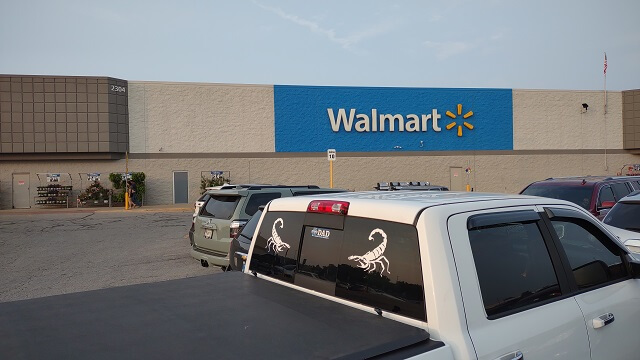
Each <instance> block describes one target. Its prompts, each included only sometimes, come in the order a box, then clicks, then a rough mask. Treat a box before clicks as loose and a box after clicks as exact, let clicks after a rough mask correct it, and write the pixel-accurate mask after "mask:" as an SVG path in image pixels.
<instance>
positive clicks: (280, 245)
mask: <svg viewBox="0 0 640 360" xmlns="http://www.w3.org/2000/svg"><path fill="white" fill-rule="evenodd" d="M277 223H280V229H282V228H283V227H284V221H282V218H278V219H276V221H274V222H273V228H272V229H271V237H270V238H269V239H268V240H267V251H269V250H270V249H273V252H275V253H279V252H280V251H282V250H284V248H287V249H289V248H291V246H289V244H287V243H286V242H284V241H282V239H281V238H280V235H278V232H277V231H276V224H277Z"/></svg>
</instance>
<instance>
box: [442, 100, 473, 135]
mask: <svg viewBox="0 0 640 360" xmlns="http://www.w3.org/2000/svg"><path fill="white" fill-rule="evenodd" d="M445 115H447V116H448V117H450V118H452V119H455V118H456V115H454V114H453V113H452V112H451V111H449V110H447V112H446V113H445ZM460 115H462V104H458V116H460ZM472 116H473V111H469V112H467V113H465V114H464V115H462V118H463V119H464V120H466V119H468V118H470V117H472ZM456 125H458V123H457V122H455V121H452V122H450V123H449V124H447V126H446V128H447V130H451V129H453V128H454V127H455V126H456ZM463 125H464V127H466V128H467V129H469V130H473V125H471V124H469V123H468V122H466V121H464V122H462V125H458V136H460V137H461V136H462V126H463Z"/></svg>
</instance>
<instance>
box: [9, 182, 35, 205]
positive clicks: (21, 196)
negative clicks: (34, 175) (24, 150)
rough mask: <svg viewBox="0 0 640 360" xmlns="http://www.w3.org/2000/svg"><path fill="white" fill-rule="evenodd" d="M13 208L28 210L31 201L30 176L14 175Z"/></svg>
mask: <svg viewBox="0 0 640 360" xmlns="http://www.w3.org/2000/svg"><path fill="white" fill-rule="evenodd" d="M12 188H13V208H14V209H28V208H30V207H31V201H29V188H30V185H29V174H13V186H12Z"/></svg>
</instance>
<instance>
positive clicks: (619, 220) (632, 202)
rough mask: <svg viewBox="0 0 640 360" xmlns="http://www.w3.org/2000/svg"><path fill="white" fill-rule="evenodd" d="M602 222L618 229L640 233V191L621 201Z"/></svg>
mask: <svg viewBox="0 0 640 360" xmlns="http://www.w3.org/2000/svg"><path fill="white" fill-rule="evenodd" d="M602 221H603V222H604V223H605V224H607V225H611V226H614V227H617V228H621V229H625V230H630V231H635V232H640V191H634V192H632V193H631V194H629V195H627V196H625V197H623V198H622V199H620V201H618V202H617V203H616V204H615V205H614V206H613V207H612V208H611V210H609V212H607V215H606V216H605V217H604V219H603V220H602Z"/></svg>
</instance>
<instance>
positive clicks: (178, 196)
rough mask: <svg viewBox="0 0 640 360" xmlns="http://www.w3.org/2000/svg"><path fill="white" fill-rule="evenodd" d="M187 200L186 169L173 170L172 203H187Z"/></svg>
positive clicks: (187, 181)
mask: <svg viewBox="0 0 640 360" xmlns="http://www.w3.org/2000/svg"><path fill="white" fill-rule="evenodd" d="M188 202H189V173H188V172H186V171H174V172H173V203H174V204H187V203H188Z"/></svg>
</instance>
